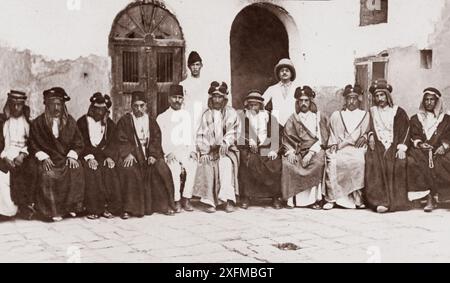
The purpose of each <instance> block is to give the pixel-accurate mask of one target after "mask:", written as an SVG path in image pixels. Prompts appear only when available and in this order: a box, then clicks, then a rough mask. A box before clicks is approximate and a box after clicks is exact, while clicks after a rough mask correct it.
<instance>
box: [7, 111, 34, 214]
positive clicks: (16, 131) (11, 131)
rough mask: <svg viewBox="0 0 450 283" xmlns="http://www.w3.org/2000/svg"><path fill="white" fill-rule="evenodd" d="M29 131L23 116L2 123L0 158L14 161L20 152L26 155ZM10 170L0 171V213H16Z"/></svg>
mask: <svg viewBox="0 0 450 283" xmlns="http://www.w3.org/2000/svg"><path fill="white" fill-rule="evenodd" d="M29 133H30V125H29V124H28V122H27V120H26V119H25V117H23V116H22V117H19V118H13V117H11V118H9V119H8V120H6V122H5V124H4V125H3V137H4V139H5V148H4V149H3V151H2V153H1V154H0V157H1V158H8V159H9V160H11V161H14V159H15V158H16V157H18V156H19V154H20V153H25V154H27V155H28V148H27V145H26V142H27V140H28V137H29ZM10 177H11V176H10V172H7V173H4V172H2V171H0V215H4V216H9V217H11V216H14V215H16V213H17V206H16V205H15V204H14V203H13V201H12V199H11V186H10V181H11V178H10Z"/></svg>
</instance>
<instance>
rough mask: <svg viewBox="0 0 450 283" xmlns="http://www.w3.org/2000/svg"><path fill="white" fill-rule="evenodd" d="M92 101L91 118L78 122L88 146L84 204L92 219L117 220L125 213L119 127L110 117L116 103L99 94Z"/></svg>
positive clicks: (85, 151)
mask: <svg viewBox="0 0 450 283" xmlns="http://www.w3.org/2000/svg"><path fill="white" fill-rule="evenodd" d="M90 101H91V105H90V107H89V111H88V113H87V115H84V116H83V117H81V118H80V119H79V120H78V122H77V125H78V128H79V129H80V132H81V134H82V135H83V140H84V145H85V147H84V150H83V152H82V154H81V156H80V157H81V158H82V161H81V162H82V163H83V168H84V175H85V179H86V187H85V198H84V204H85V207H86V210H87V213H88V216H87V218H88V219H91V220H94V219H98V218H99V217H100V216H103V217H105V218H113V217H114V215H120V214H121V213H122V202H121V199H122V196H121V190H120V181H119V176H118V172H117V169H116V161H115V160H117V151H116V150H115V146H114V132H115V128H116V124H115V123H114V122H113V121H112V120H111V118H109V108H111V106H112V103H111V98H110V97H109V96H108V95H102V94H101V93H99V92H97V93H95V94H94V95H93V96H92V97H91V99H90Z"/></svg>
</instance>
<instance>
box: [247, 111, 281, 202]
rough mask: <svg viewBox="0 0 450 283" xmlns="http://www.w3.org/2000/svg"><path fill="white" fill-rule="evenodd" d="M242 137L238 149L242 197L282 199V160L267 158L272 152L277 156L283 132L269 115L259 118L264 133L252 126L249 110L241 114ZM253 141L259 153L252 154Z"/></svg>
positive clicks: (260, 113) (258, 116)
mask: <svg viewBox="0 0 450 283" xmlns="http://www.w3.org/2000/svg"><path fill="white" fill-rule="evenodd" d="M241 113H242V116H241V121H242V122H241V125H242V130H241V137H240V139H239V143H238V148H239V152H240V164H239V191H240V196H241V197H249V198H274V197H281V187H280V185H281V156H278V157H277V158H276V159H275V160H271V159H270V158H268V157H267V155H268V153H269V152H270V151H274V152H276V153H277V154H278V152H279V149H280V144H281V140H280V138H281V135H280V128H281V126H280V125H279V124H278V121H277V119H276V118H275V117H274V116H272V115H270V114H269V113H268V112H266V111H260V112H259V113H258V114H257V115H256V116H257V117H256V119H258V120H257V121H258V123H260V125H258V126H259V127H260V128H261V130H262V133H259V132H260V131H258V129H255V126H252V125H251V123H250V120H249V118H248V116H247V115H246V110H245V111H244V112H241ZM250 139H252V140H254V141H255V143H256V144H257V145H258V152H257V153H253V152H251V150H250V146H249V141H250Z"/></svg>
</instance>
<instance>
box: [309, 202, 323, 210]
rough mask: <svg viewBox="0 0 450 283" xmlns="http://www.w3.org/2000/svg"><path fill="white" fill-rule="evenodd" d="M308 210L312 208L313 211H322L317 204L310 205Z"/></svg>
mask: <svg viewBox="0 0 450 283" xmlns="http://www.w3.org/2000/svg"><path fill="white" fill-rule="evenodd" d="M310 208H312V209H314V210H321V209H322V207H321V206H320V204H318V203H315V204H313V205H311V206H310Z"/></svg>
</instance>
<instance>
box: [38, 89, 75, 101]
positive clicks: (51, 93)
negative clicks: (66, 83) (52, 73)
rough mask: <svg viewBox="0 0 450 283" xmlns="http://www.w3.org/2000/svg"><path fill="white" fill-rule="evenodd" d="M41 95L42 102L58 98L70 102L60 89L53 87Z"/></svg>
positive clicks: (64, 92)
mask: <svg viewBox="0 0 450 283" xmlns="http://www.w3.org/2000/svg"><path fill="white" fill-rule="evenodd" d="M43 94H44V101H45V100H47V99H51V98H59V99H61V100H62V101H64V102H66V101H69V100H70V97H69V95H67V93H66V91H65V90H64V89H63V88H62V87H53V88H51V89H47V90H44V92H43Z"/></svg>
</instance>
